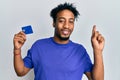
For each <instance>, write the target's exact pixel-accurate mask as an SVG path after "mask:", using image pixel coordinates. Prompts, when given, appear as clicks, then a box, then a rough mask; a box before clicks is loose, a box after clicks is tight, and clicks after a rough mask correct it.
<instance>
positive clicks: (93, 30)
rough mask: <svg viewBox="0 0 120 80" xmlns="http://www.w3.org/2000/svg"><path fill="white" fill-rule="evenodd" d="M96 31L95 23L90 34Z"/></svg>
mask: <svg viewBox="0 0 120 80" xmlns="http://www.w3.org/2000/svg"><path fill="white" fill-rule="evenodd" d="M95 32H96V25H93V29H92V34H94V33H95Z"/></svg>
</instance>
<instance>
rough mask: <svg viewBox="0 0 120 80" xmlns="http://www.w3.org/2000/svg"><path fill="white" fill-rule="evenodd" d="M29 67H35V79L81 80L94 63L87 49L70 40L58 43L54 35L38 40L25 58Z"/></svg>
mask: <svg viewBox="0 0 120 80" xmlns="http://www.w3.org/2000/svg"><path fill="white" fill-rule="evenodd" d="M24 65H25V66H26V67H27V68H34V73H35V79H34V80H81V79H82V75H83V74H84V73H86V72H91V70H92V63H91V60H90V58H89V55H88V54H87V52H86V49H85V48H84V47H83V46H82V45H80V44H77V43H74V42H72V41H69V43H67V44H58V43H56V42H55V41H54V40H53V37H50V38H46V39H41V40H37V41H36V42H35V43H34V44H33V45H32V47H31V49H29V50H28V54H27V56H26V57H25V58H24Z"/></svg>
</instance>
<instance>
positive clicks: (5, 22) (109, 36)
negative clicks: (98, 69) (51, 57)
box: [0, 0, 120, 80]
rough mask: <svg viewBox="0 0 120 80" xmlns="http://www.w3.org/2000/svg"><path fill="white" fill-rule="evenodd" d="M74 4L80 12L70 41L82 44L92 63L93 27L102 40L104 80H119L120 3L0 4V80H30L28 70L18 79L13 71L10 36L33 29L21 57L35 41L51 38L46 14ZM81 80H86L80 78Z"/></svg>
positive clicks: (30, 0) (24, 0) (44, 0)
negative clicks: (64, 4) (61, 4)
mask: <svg viewBox="0 0 120 80" xmlns="http://www.w3.org/2000/svg"><path fill="white" fill-rule="evenodd" d="M64 2H70V3H74V5H75V6H76V7H77V9H78V11H79V12H80V16H79V19H78V20H77V21H76V22H75V29H74V32H73V34H72V35H71V40H73V41H75V42H77V43H80V44H83V45H84V47H85V48H86V49H87V51H88V53H89V55H90V58H91V60H92V62H93V52H92V47H91V41H90V38H91V30H92V27H93V25H94V24H96V25H97V30H99V31H100V32H101V33H102V34H103V35H104V37H105V41H106V42H105V47H104V51H103V56H104V57H103V59H104V67H105V80H120V77H119V76H120V74H119V72H120V36H119V34H120V9H119V8H120V5H119V4H120V1H119V0H0V80H33V79H34V71H33V70H31V71H30V72H29V73H28V74H27V75H26V76H24V77H17V75H16V73H15V71H14V68H13V36H14V34H16V33H18V32H19V31H21V27H22V26H26V25H32V28H33V31H34V32H33V34H30V35H27V41H26V43H25V44H24V46H23V47H22V57H25V55H26V54H27V50H28V49H29V48H30V47H31V45H32V44H33V43H34V42H35V41H36V40H38V39H41V38H46V37H51V36H53V32H54V28H53V27H52V18H51V17H50V15H49V13H50V11H51V9H52V8H54V7H56V6H57V5H58V4H60V3H64ZM83 80H87V79H86V77H85V76H83Z"/></svg>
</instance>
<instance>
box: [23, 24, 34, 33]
mask: <svg viewBox="0 0 120 80" xmlns="http://www.w3.org/2000/svg"><path fill="white" fill-rule="evenodd" d="M22 31H23V32H24V33H25V34H32V33H33V30H32V26H31V25H28V26H23V27H22Z"/></svg>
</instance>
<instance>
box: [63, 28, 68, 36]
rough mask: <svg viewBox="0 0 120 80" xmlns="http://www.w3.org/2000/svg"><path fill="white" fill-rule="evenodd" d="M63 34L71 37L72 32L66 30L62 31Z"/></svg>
mask: <svg viewBox="0 0 120 80" xmlns="http://www.w3.org/2000/svg"><path fill="white" fill-rule="evenodd" d="M62 34H64V35H69V34H70V30H68V29H67V30H66V29H63V30H62Z"/></svg>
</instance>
